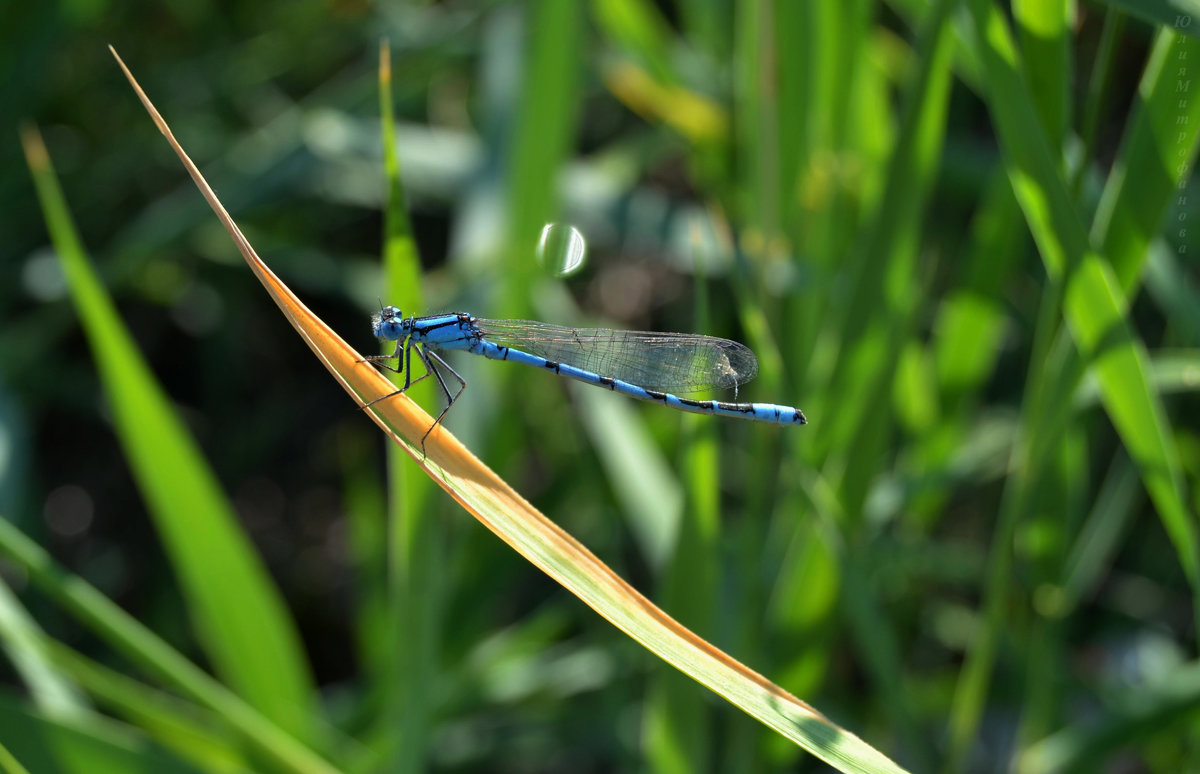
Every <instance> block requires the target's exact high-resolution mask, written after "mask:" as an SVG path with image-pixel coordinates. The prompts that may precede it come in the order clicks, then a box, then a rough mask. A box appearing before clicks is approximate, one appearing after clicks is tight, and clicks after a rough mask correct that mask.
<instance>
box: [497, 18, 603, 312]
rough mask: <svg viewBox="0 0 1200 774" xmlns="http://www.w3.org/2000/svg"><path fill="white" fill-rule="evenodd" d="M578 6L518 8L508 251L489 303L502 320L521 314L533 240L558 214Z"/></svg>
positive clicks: (579, 37) (569, 133) (570, 132)
mask: <svg viewBox="0 0 1200 774" xmlns="http://www.w3.org/2000/svg"><path fill="white" fill-rule="evenodd" d="M585 8H586V6H585V5H584V4H583V3H562V2H557V1H556V0H535V2H532V3H529V4H528V5H527V6H526V9H527V20H526V26H525V35H526V36H527V38H528V42H527V44H526V50H527V51H528V55H527V56H526V58H525V60H524V65H523V66H524V71H523V75H522V88H521V104H520V107H519V111H518V114H517V117H516V123H515V126H514V127H513V131H514V135H513V139H512V144H511V145H510V147H509V154H510V157H509V159H508V169H507V185H508V191H507V198H506V201H507V202H508V203H509V206H510V207H511V209H510V210H509V213H508V234H507V236H508V254H507V255H506V256H505V258H506V260H505V265H504V277H505V281H504V282H503V283H502V285H503V287H502V288H501V293H500V295H499V296H498V297H497V298H496V302H497V303H496V312H497V314H498V315H502V316H505V317H519V316H524V313H525V312H524V310H527V308H528V304H529V301H528V296H529V292H528V289H529V287H530V286H531V280H532V278H533V277H534V276H536V271H537V262H536V260H535V250H534V248H535V246H536V244H537V240H538V235H539V234H540V233H541V230H542V227H543V226H544V225H545V224H546V223H547V222H548V221H551V220H553V219H554V218H555V216H556V215H557V212H558V177H559V176H558V170H559V168H560V167H561V166H562V164H563V161H564V160H565V159H566V158H567V155H568V153H570V151H571V150H572V147H573V142H574V137H575V128H576V123H577V121H578V115H577V113H578V100H579V98H580V94H579V88H580V79H581V77H582V72H583V58H582V52H583V48H584V46H583V33H584V11H585Z"/></svg>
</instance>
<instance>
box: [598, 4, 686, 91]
mask: <svg viewBox="0 0 1200 774" xmlns="http://www.w3.org/2000/svg"><path fill="white" fill-rule="evenodd" d="M591 9H592V17H593V18H594V19H595V20H596V25H597V26H598V27H599V28H600V29H601V31H602V32H603V33H604V34H605V35H606V36H607V37H608V38H609V39H610V40H612V41H613V43H615V44H616V45H617V47H618V48H619V49H620V50H621V51H622V52H623V53H625V54H626V55H627V56H631V57H633V58H634V59H635V60H636V61H637V62H638V63H639V64H640V65H642V66H643V67H645V68H647V69H648V70H649V71H650V74H651V75H653V76H654V78H655V79H656V80H658V81H659V82H660V83H663V84H674V83H677V82H678V80H679V79H678V77H677V76H676V74H675V68H674V67H673V66H672V65H671V51H670V45H671V43H672V42H673V41H672V35H671V28H670V26H669V25H668V24H667V21H666V19H664V18H663V16H662V13H661V12H660V11H659V10H658V8H656V7H655V6H654V4H653V3H649V2H646V0H593V2H592V3H591Z"/></svg>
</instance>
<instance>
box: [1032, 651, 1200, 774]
mask: <svg viewBox="0 0 1200 774" xmlns="http://www.w3.org/2000/svg"><path fill="white" fill-rule="evenodd" d="M1165 677H1166V679H1163V680H1160V681H1158V683H1159V684H1157V685H1154V686H1151V687H1150V688H1149V689H1142V690H1141V691H1138V692H1137V695H1135V696H1130V697H1127V698H1126V700H1125V702H1123V706H1120V707H1117V708H1114V709H1111V710H1109V711H1107V712H1106V713H1104V715H1102V716H1101V717H1100V718H1099V719H1098V720H1094V721H1092V722H1090V723H1086V724H1077V725H1072V726H1071V727H1068V728H1066V729H1064V730H1062V731H1060V732H1058V733H1056V734H1054V735H1053V736H1050V737H1047V738H1046V739H1044V740H1042V741H1041V742H1039V743H1038V744H1036V745H1033V746H1032V747H1030V748H1029V749H1028V750H1026V751H1025V752H1024V753H1023V754H1022V755H1021V757H1020V759H1019V760H1018V763H1017V766H1016V771H1019V772H1021V774H1050V773H1051V772H1055V774H1067V773H1069V772H1081V773H1082V772H1094V771H1101V770H1103V769H1104V768H1106V767H1107V766H1109V765H1111V764H1112V760H1113V758H1112V753H1114V752H1116V751H1117V750H1120V749H1122V748H1125V747H1129V746H1132V745H1134V744H1137V743H1139V742H1146V743H1152V741H1153V740H1154V739H1156V738H1157V739H1167V738H1172V736H1173V735H1179V736H1177V737H1175V738H1178V739H1181V738H1183V737H1185V736H1186V735H1187V734H1188V729H1189V728H1191V727H1193V726H1194V724H1195V722H1196V719H1197V718H1198V717H1200V664H1196V663H1195V662H1193V663H1191V664H1186V665H1184V666H1177V667H1175V668H1174V669H1171V670H1170V671H1169V673H1168V675H1166V676H1165Z"/></svg>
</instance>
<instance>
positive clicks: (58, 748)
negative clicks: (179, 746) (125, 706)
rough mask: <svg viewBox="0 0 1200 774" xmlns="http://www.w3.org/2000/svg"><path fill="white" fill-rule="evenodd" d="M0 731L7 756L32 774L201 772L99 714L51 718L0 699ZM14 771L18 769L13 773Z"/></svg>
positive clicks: (2, 697)
mask: <svg viewBox="0 0 1200 774" xmlns="http://www.w3.org/2000/svg"><path fill="white" fill-rule="evenodd" d="M0 729H4V744H5V745H6V746H7V747H8V751H9V753H10V755H11V757H12V758H15V759H16V760H19V761H21V762H22V763H24V764H25V765H26V766H28V767H29V770H30V771H33V772H36V773H37V774H203V772H204V769H199V768H196V767H194V766H191V765H190V764H187V763H184V762H183V761H180V760H179V759H178V758H175V757H173V756H171V755H169V754H168V753H166V752H164V751H163V750H161V749H160V748H158V747H157V746H155V745H154V744H152V743H151V742H149V741H148V740H147V739H146V738H145V737H144V736H142V735H141V734H139V733H138V732H136V731H134V730H133V729H131V728H129V727H128V726H123V725H121V724H120V723H116V722H114V721H112V720H108V719H106V718H104V717H102V716H100V715H94V714H92V715H87V716H82V717H74V718H52V717H47V716H45V715H42V714H40V713H37V712H34V711H31V710H27V709H25V708H24V707H21V706H20V705H18V704H17V703H16V702H15V701H14V700H13V699H12V698H11V697H9V696H0ZM18 771H19V769H18Z"/></svg>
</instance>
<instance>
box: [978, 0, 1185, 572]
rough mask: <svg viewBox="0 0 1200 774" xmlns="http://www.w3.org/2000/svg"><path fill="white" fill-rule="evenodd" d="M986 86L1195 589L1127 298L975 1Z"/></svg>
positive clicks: (1014, 66) (1030, 205) (1045, 251)
mask: <svg viewBox="0 0 1200 774" xmlns="http://www.w3.org/2000/svg"><path fill="white" fill-rule="evenodd" d="M971 7H972V11H973V14H974V17H975V24H976V29H977V31H978V34H979V43H980V46H981V48H982V49H984V66H985V69H986V71H987V73H988V82H989V86H990V94H989V105H990V107H991V109H992V116H993V118H994V119H995V120H996V123H997V126H998V128H999V132H1000V138H1001V145H1002V147H1003V149H1004V153H1005V156H1006V158H1007V159H1008V163H1009V164H1010V175H1011V177H1012V181H1013V188H1014V190H1015V191H1016V193H1017V199H1018V201H1019V202H1020V203H1021V206H1022V209H1023V210H1024V212H1025V217H1026V220H1027V221H1028V223H1029V226H1030V230H1031V231H1032V232H1033V234H1034V238H1035V240H1036V241H1037V243H1038V247H1039V249H1040V251H1041V253H1042V258H1043V260H1044V262H1045V264H1046V269H1047V272H1048V273H1049V274H1050V275H1051V276H1052V277H1061V278H1063V280H1064V281H1065V283H1066V285H1065V295H1064V299H1063V308H1064V313H1065V316H1066V320H1067V323H1068V325H1069V327H1070V329H1071V333H1072V335H1073V337H1074V339H1075V341H1076V344H1077V347H1078V348H1079V350H1080V351H1081V352H1082V353H1083V354H1084V356H1085V357H1086V358H1088V359H1090V362H1091V365H1090V367H1091V368H1092V369H1094V371H1095V373H1096V374H1097V378H1098V380H1099V382H1100V384H1101V387H1102V391H1103V394H1104V399H1105V407H1106V409H1107V410H1108V413H1109V415H1110V417H1111V418H1112V420H1113V424H1114V425H1115V426H1116V428H1117V431H1118V433H1119V434H1120V436H1121V440H1122V441H1123V442H1124V443H1125V445H1126V448H1128V449H1129V451H1130V456H1131V457H1132V458H1133V459H1134V461H1135V462H1137V464H1138V467H1139V468H1140V469H1141V471H1142V477H1143V481H1144V483H1145V485H1146V488H1147V490H1148V491H1149V492H1150V495H1151V498H1152V499H1153V500H1154V503H1155V506H1156V508H1157V509H1158V511H1159V516H1160V518H1162V520H1163V524H1164V526H1165V527H1166V528H1167V531H1168V533H1169V534H1170V535H1171V537H1172V540H1173V541H1174V542H1175V548H1176V551H1177V552H1178V555H1179V561H1180V564H1181V565H1182V567H1183V568H1184V571H1185V572H1186V573H1187V576H1188V578H1189V579H1190V580H1191V582H1192V584H1193V586H1194V587H1196V588H1200V563H1198V561H1197V559H1198V557H1197V553H1196V548H1197V542H1196V534H1195V526H1194V521H1193V519H1192V517H1191V515H1190V514H1189V513H1188V509H1187V507H1186V505H1185V504H1184V502H1183V499H1182V496H1181V494H1180V489H1179V486H1180V478H1179V462H1178V458H1177V454H1176V451H1175V448H1174V445H1173V444H1171V443H1170V442H1169V438H1170V432H1169V425H1168V422H1167V419H1166V415H1165V411H1164V410H1163V407H1162V404H1161V402H1160V401H1159V400H1158V399H1157V397H1156V396H1155V394H1154V392H1153V390H1152V389H1151V386H1150V383H1149V380H1148V378H1147V370H1148V368H1147V356H1146V352H1145V348H1144V347H1143V346H1142V345H1141V343H1140V342H1139V341H1138V340H1137V338H1136V335H1135V334H1134V332H1133V331H1132V330H1131V329H1130V327H1129V324H1128V322H1127V321H1126V319H1125V300H1124V293H1123V291H1122V289H1121V287H1120V286H1119V283H1118V279H1117V276H1116V275H1115V274H1114V272H1113V269H1112V267H1111V266H1110V265H1109V264H1108V263H1107V262H1106V261H1105V260H1104V259H1103V258H1101V257H1100V256H1099V255H1098V254H1097V253H1095V252H1094V251H1093V250H1092V249H1091V248H1090V246H1089V244H1088V236H1087V234H1086V233H1085V232H1084V230H1083V226H1082V224H1081V222H1080V220H1079V217H1078V216H1077V215H1076V214H1075V212H1074V210H1073V207H1072V204H1071V201H1070V198H1069V196H1068V194H1067V191H1066V187H1065V185H1064V183H1063V181H1062V179H1061V178H1060V177H1059V176H1058V175H1057V174H1056V172H1055V171H1054V170H1055V169H1056V168H1057V167H1056V165H1055V164H1054V163H1053V158H1052V156H1051V153H1050V149H1049V146H1048V145H1047V144H1046V142H1045V137H1044V135H1043V133H1042V132H1041V129H1040V127H1038V126H1037V125H1036V123H1034V122H1033V118H1032V117H1033V115H1034V113H1033V110H1032V106H1031V105H1030V99H1029V95H1028V93H1027V92H1026V90H1025V87H1024V84H1023V82H1022V78H1021V76H1020V74H1019V69H1018V68H1019V65H1018V63H1017V57H1016V50H1015V48H1014V46H1013V43H1012V39H1011V37H1010V34H1009V32H1008V27H1007V22H1006V21H1005V20H1004V18H1003V16H1002V15H1001V14H1000V13H999V12H998V10H997V9H996V8H995V7H994V6H991V5H989V4H988V3H987V2H985V0H972V2H971Z"/></svg>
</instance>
